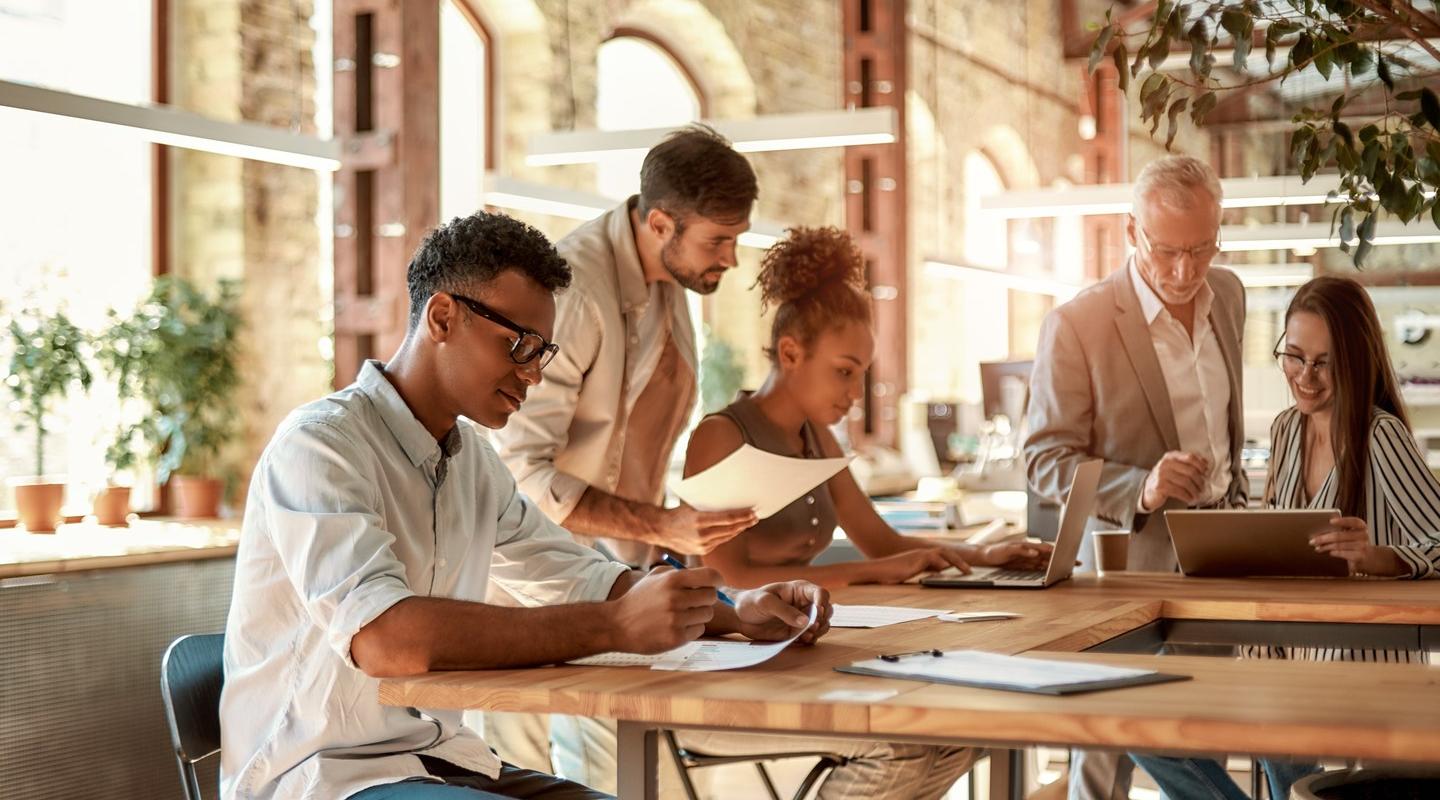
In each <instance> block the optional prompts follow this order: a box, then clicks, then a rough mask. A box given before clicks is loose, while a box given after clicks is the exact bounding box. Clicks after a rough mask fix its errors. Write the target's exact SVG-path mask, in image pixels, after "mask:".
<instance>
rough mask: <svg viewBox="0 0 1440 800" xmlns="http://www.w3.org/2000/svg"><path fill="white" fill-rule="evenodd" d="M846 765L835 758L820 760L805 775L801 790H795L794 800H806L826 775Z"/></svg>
mask: <svg viewBox="0 0 1440 800" xmlns="http://www.w3.org/2000/svg"><path fill="white" fill-rule="evenodd" d="M844 763H845V762H844V761H836V760H835V759H833V758H822V759H820V760H819V761H818V762H816V763H815V766H813V767H811V768H810V771H809V772H808V773H806V774H805V780H803V781H800V788H798V789H796V790H795V798H794V800H805V797H806V796H807V795H809V794H810V790H811V789H812V788H814V786H815V784H817V783H819V782H820V779H821V778H824V777H825V773H827V772H829V771H831V770H833V769H835V768H836V767H838V766H840V765H841V764H844Z"/></svg>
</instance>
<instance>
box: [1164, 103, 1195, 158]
mask: <svg viewBox="0 0 1440 800" xmlns="http://www.w3.org/2000/svg"><path fill="white" fill-rule="evenodd" d="M1189 104H1190V98H1188V97H1182V98H1180V99H1179V100H1176V101H1175V102H1173V103H1171V104H1170V110H1169V111H1168V112H1166V115H1167V116H1168V117H1169V118H1170V122H1169V127H1168V129H1167V130H1166V132H1165V149H1166V150H1169V149H1170V145H1171V144H1173V143H1174V142H1175V134H1176V133H1177V132H1178V130H1179V124H1178V121H1177V118H1178V117H1179V115H1180V112H1181V111H1184V110H1185V106H1187V105H1189Z"/></svg>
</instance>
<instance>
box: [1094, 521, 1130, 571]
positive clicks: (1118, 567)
mask: <svg viewBox="0 0 1440 800" xmlns="http://www.w3.org/2000/svg"><path fill="white" fill-rule="evenodd" d="M1092 536H1093V539H1094V541H1095V569H1096V571H1097V572H1099V573H1100V574H1101V575H1105V574H1107V573H1110V572H1124V571H1125V566H1126V564H1127V563H1128V561H1129V559H1130V531H1095V533H1094V534H1092Z"/></svg>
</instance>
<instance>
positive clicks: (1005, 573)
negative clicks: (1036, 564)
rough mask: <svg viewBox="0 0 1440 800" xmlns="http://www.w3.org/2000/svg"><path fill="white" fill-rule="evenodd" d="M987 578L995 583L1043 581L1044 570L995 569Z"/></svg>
mask: <svg viewBox="0 0 1440 800" xmlns="http://www.w3.org/2000/svg"><path fill="white" fill-rule="evenodd" d="M989 577H990V578H991V579H992V580H997V581H1043V580H1045V570H1034V569H997V570H995V571H994V572H992V573H990V576H989Z"/></svg>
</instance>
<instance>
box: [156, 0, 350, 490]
mask: <svg viewBox="0 0 1440 800" xmlns="http://www.w3.org/2000/svg"><path fill="white" fill-rule="evenodd" d="M176 13H177V15H178V17H177V19H176V39H175V50H176V53H175V58H174V63H175V65H176V73H175V83H176V86H175V96H176V102H177V104H178V105H181V106H182V107H185V108H188V109H190V110H193V111H197V112H200V113H204V114H206V115H208V116H212V117H217V118H220V119H230V120H244V121H249V122H259V123H264V124H267V125H273V126H277V127H281V128H287V129H291V130H295V131H298V132H302V133H309V134H313V133H314V132H315V65H314V63H313V60H312V56H311V48H312V46H313V45H314V32H313V30H312V29H311V27H310V25H309V23H308V21H307V20H308V18H309V17H310V16H311V14H312V13H313V8H312V5H311V3H310V2H308V0H296V1H295V2H291V0H243V1H241V2H237V1H236V0H187V2H185V3H181V4H177V6H176ZM174 158H175V162H174V164H175V170H174V198H175V199H174V218H175V229H176V234H175V237H176V241H175V249H174V259H173V264H172V269H173V271H174V272H175V274H177V275H180V276H182V277H185V278H188V279H190V280H193V281H195V282H197V283H198V284H200V285H202V286H207V285H213V284H214V282H215V281H216V280H218V279H221V278H235V279H240V280H242V281H243V282H244V293H243V296H242V299H241V308H242V313H243V314H244V317H245V320H246V326H245V329H244V332H243V334H242V355H241V362H240V369H241V373H242V375H243V376H244V382H243V384H242V386H241V389H240V392H239V396H238V397H237V398H236V401H237V405H238V410H239V412H240V413H239V417H240V419H241V420H242V421H243V422H242V425H243V430H242V431H241V435H240V436H239V437H238V438H237V440H236V441H235V443H234V445H233V446H232V447H231V448H230V450H229V451H228V452H227V453H226V456H225V463H226V465H227V470H228V472H229V475H228V476H227V477H230V478H232V479H233V480H234V481H235V483H236V484H238V485H239V486H241V487H242V488H243V483H244V481H245V480H246V479H248V473H249V470H250V468H251V467H252V466H253V464H254V463H255V461H256V459H257V458H258V456H259V453H260V450H261V449H263V447H264V445H265V443H266V442H267V441H268V440H269V438H270V435H271V434H272V433H273V432H274V429H275V426H276V425H277V424H278V423H279V422H280V420H281V419H283V418H284V416H285V414H287V413H288V412H289V411H290V410H291V409H293V408H294V407H295V406H298V405H300V404H301V403H304V402H307V401H309V400H312V399H314V398H316V397H320V396H322V395H324V394H325V393H326V392H327V391H328V389H329V384H330V375H331V369H332V367H331V364H330V361H329V360H328V358H327V354H326V352H325V351H324V350H323V349H322V340H323V339H324V338H325V337H326V336H327V335H328V333H329V324H328V319H329V307H330V302H331V299H330V293H329V289H328V287H329V284H330V276H329V269H330V265H329V264H328V263H324V264H322V263H321V261H320V253H321V248H320V244H321V243H320V235H321V231H320V228H319V227H318V226H317V221H316V215H317V213H318V211H319V196H320V185H321V184H320V181H328V180H329V175H328V174H318V173H315V172H312V171H310V170H303V169H296V168H293V167H284V166H278V165H274V164H265V163H261V162H257V161H248V160H243V159H238V158H231V157H226V156H215V155H208V154H203V153H194V152H190V151H183V150H182V151H175V152H174ZM327 235H328V234H327ZM232 499H235V500H238V499H240V495H232Z"/></svg>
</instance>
